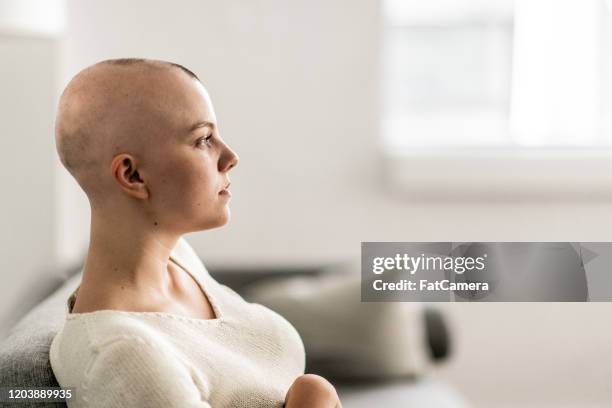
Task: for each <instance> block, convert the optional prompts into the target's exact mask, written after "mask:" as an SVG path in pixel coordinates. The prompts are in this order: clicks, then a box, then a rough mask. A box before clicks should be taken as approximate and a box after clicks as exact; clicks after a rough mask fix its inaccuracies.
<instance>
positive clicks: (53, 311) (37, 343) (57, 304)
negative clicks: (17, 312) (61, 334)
mask: <svg viewBox="0 0 612 408" xmlns="http://www.w3.org/2000/svg"><path fill="white" fill-rule="evenodd" d="M80 280H81V274H80V273H77V274H76V275H74V276H73V277H71V278H70V279H68V280H67V281H66V283H65V284H64V285H63V286H62V287H61V288H60V289H58V290H57V291H56V292H55V293H53V295H51V296H50V297H48V298H47V299H45V300H44V301H43V302H42V303H40V304H39V305H38V306H36V307H35V308H34V309H32V310H31V311H30V312H29V313H28V314H27V315H26V316H25V317H24V318H23V319H21V321H20V322H19V323H18V324H17V325H16V326H15V327H13V328H12V329H11V331H10V332H9V334H8V336H7V338H6V339H5V340H4V341H3V342H2V344H0V384H2V385H3V386H4V387H19V388H33V387H59V385H58V383H57V381H56V380H55V376H54V375H53V370H52V369H51V363H50V362H49V347H50V346H51V341H52V340H53V337H54V336H55V334H56V333H57V332H58V331H59V329H60V328H61V327H62V325H63V323H64V319H65V314H66V299H68V296H69V295H70V293H71V292H72V291H73V290H74V289H75V288H76V287H77V285H78V284H79V282H80ZM31 404H32V405H31V406H32V407H41V406H43V405H42V404H40V403H38V404H37V403H31ZM20 406H23V407H25V406H28V405H25V404H20ZM44 406H49V407H62V406H63V407H65V406H66V405H65V404H64V403H49V404H47V405H44Z"/></svg>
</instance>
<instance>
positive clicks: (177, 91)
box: [160, 68, 217, 131]
mask: <svg viewBox="0 0 612 408" xmlns="http://www.w3.org/2000/svg"><path fill="white" fill-rule="evenodd" d="M172 70H173V71H174V72H173V78H172V79H171V80H169V81H168V82H167V83H166V84H164V88H165V89H163V92H162V95H160V97H161V98H162V99H164V101H165V103H164V105H165V106H164V108H165V110H166V111H167V114H168V117H169V119H170V120H171V121H172V122H173V125H175V126H177V129H183V130H186V131H190V130H191V128H192V127H193V125H194V124H195V123H198V122H210V123H213V124H215V123H216V122H217V118H216V115H215V110H214V107H213V104H212V101H211V99H210V95H209V94H208V92H207V90H206V88H205V87H204V86H203V85H202V83H201V82H200V81H198V80H197V79H195V78H191V77H189V76H188V75H187V74H185V73H183V72H181V71H180V70H179V69H176V68H174V69H172Z"/></svg>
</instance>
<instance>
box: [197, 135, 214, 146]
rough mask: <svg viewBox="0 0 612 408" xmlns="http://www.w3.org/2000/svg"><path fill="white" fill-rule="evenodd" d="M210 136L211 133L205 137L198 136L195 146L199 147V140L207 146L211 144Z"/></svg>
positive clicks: (211, 136)
mask: <svg viewBox="0 0 612 408" xmlns="http://www.w3.org/2000/svg"><path fill="white" fill-rule="evenodd" d="M212 138H213V135H209V136H207V137H200V138H199V139H198V140H197V141H196V146H198V147H200V143H201V142H206V144H207V145H208V146H211V144H212Z"/></svg>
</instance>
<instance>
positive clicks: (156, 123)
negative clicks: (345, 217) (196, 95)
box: [55, 58, 201, 200]
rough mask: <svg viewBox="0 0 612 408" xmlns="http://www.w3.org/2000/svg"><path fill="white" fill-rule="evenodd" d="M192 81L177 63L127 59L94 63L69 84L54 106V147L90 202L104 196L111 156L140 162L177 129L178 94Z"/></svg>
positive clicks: (190, 74) (180, 120)
mask: <svg viewBox="0 0 612 408" xmlns="http://www.w3.org/2000/svg"><path fill="white" fill-rule="evenodd" d="M196 81H197V82H198V85H201V84H200V83H199V79H198V78H197V76H196V75H195V74H194V73H193V72H191V71H190V70H188V69H187V68H185V67H183V66H181V65H178V64H174V63H170V62H165V61H157V60H146V59H133V58H130V59H115V60H106V61H102V62H99V63H97V64H95V65H92V66H90V67H88V68H86V69H84V70H83V71H81V72H79V73H78V74H77V75H76V76H75V77H74V78H73V79H72V80H71V81H70V83H69V84H68V85H67V87H66V89H65V90H64V92H63V94H62V96H61V98H60V102H59V107H58V112H57V119H56V127H55V138H56V146H57V151H58V154H59V157H60V160H61V162H62V164H63V165H64V166H65V167H66V169H67V170H68V171H69V172H70V173H71V174H72V175H73V176H74V178H75V179H76V180H77V182H78V183H79V184H80V185H81V187H82V188H83V190H84V191H85V192H86V194H87V195H88V197H89V198H90V200H92V199H97V198H99V197H100V196H101V195H103V194H105V192H106V190H107V187H108V183H109V182H110V181H111V179H110V177H106V178H105V177H102V175H103V174H104V172H105V171H107V172H108V166H109V163H110V162H111V160H112V158H113V157H114V156H115V155H117V154H119V153H123V152H125V153H130V154H131V155H133V156H134V158H135V160H139V159H142V158H143V157H144V156H145V155H146V151H147V149H148V148H149V147H150V146H151V145H152V144H155V143H159V142H160V140H161V139H160V138H168V137H171V136H172V134H173V133H176V132H177V130H179V129H180V126H181V125H182V124H183V122H184V121H185V120H186V118H185V117H183V116H181V113H182V109H181V106H184V104H185V101H184V100H182V99H181V90H182V89H184V87H185V86H188V85H189V83H190V82H196ZM186 84H187V85H186ZM183 99H184V98H183Z"/></svg>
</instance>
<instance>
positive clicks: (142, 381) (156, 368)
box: [50, 313, 208, 407]
mask: <svg viewBox="0 0 612 408" xmlns="http://www.w3.org/2000/svg"><path fill="white" fill-rule="evenodd" d="M92 316H94V317H92ZM79 320H81V321H79ZM85 320H86V321H85ZM66 323H67V324H66V325H65V326H64V328H63V329H62V330H61V331H60V332H59V333H58V335H57V336H56V337H55V338H54V340H53V343H52V347H51V351H50V360H51V365H52V368H53V372H54V374H55V376H56V377H57V380H58V382H59V384H60V385H61V386H62V387H76V388H78V389H79V390H80V391H82V392H81V397H82V398H83V400H82V401H79V403H82V404H83V406H91V403H92V401H98V402H99V403H100V404H99V405H95V406H118V405H116V404H117V403H118V401H115V400H114V399H113V398H114V397H115V396H122V395H123V396H125V395H128V394H129V395H131V397H128V400H130V399H131V398H133V399H134V400H133V401H131V402H133V403H134V404H138V403H139V402H142V401H148V398H153V397H154V396H155V397H156V399H155V400H154V401H150V402H151V404H147V406H155V407H157V406H160V407H161V406H171V405H163V404H161V402H165V403H167V404H169V403H170V402H171V401H184V400H185V399H189V400H193V399H196V400H199V399H200V398H201V397H202V395H203V394H206V391H207V388H208V387H207V385H206V381H204V379H202V378H201V377H200V376H199V374H198V373H197V372H196V370H195V369H194V367H193V366H192V365H191V364H190V363H189V362H188V361H187V360H186V359H185V358H184V357H183V354H182V353H180V352H179V351H178V350H176V349H175V347H173V346H172V345H171V344H170V343H169V342H168V341H167V340H165V339H164V337H163V336H160V335H158V334H157V333H156V332H155V330H151V328H150V327H147V326H146V324H142V322H140V321H138V319H133V318H131V317H130V316H123V315H122V314H120V313H119V314H114V313H112V314H106V313H95V315H90V316H89V317H88V318H87V319H81V318H80V317H79V318H78V319H73V320H68V321H67V322H66ZM108 390H114V392H115V396H113V395H110V394H109V393H108ZM160 393H161V394H160ZM77 394H78V392H77ZM81 397H79V398H81ZM102 401H105V403H104V404H102V403H101V402H102ZM123 403H126V401H123ZM121 406H123V405H121ZM125 406H134V405H130V404H128V405H125ZM184 406H189V404H187V405H184Z"/></svg>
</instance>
